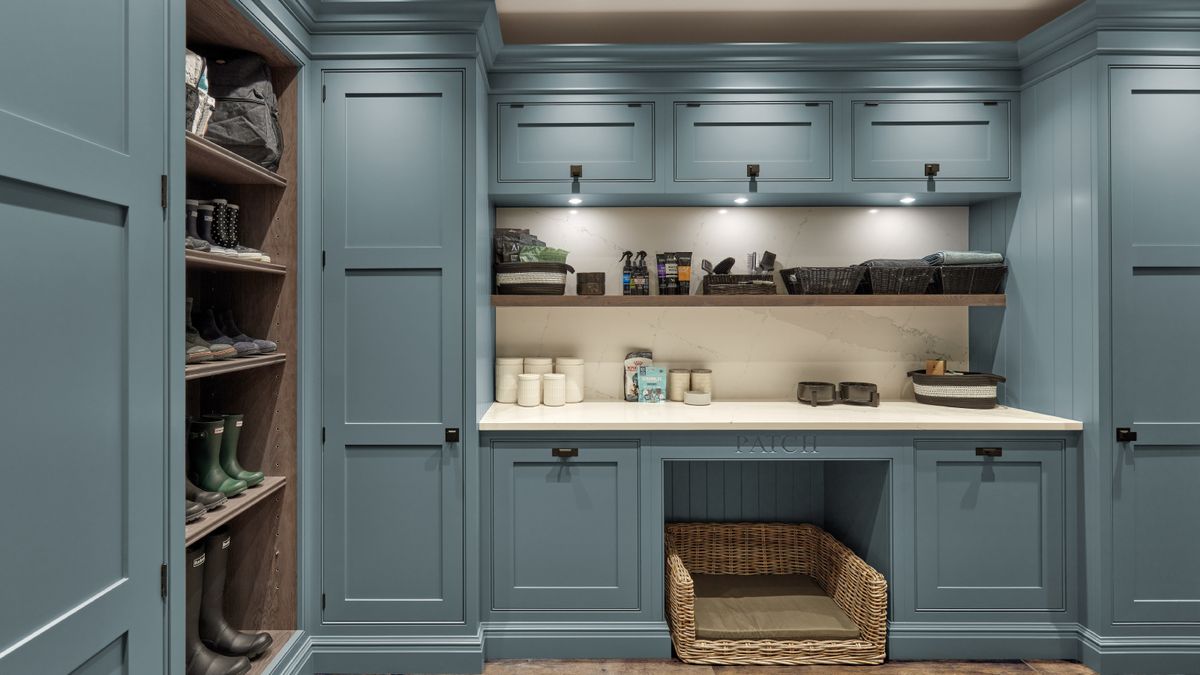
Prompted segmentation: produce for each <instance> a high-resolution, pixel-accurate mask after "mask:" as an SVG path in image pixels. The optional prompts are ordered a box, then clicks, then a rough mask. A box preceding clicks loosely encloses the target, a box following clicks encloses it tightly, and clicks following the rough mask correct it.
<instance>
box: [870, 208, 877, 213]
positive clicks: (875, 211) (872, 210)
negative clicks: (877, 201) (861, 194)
mask: <svg viewBox="0 0 1200 675" xmlns="http://www.w3.org/2000/svg"><path fill="white" fill-rule="evenodd" d="M867 213H879V209H870V210H868V211H867Z"/></svg>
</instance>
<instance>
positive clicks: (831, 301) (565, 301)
mask: <svg viewBox="0 0 1200 675" xmlns="http://www.w3.org/2000/svg"><path fill="white" fill-rule="evenodd" d="M1004 305H1005V296H1004V295H1003V294H994V295H493V296H492V306H493V307H1003V306H1004Z"/></svg>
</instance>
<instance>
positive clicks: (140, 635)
mask: <svg viewBox="0 0 1200 675" xmlns="http://www.w3.org/2000/svg"><path fill="white" fill-rule="evenodd" d="M165 25H166V3H165V2H163V1H161V0H159V1H154V0H146V1H144V2H127V1H126V0H90V1H89V2H72V3H59V2H3V3H0V243H2V245H0V317H2V318H0V354H3V357H0V360H2V361H3V373H4V375H3V384H2V385H0V421H2V422H3V428H4V436H3V441H0V448H2V450H0V455H2V456H3V458H4V475H5V476H6V477H7V480H5V483H4V488H3V489H2V490H0V513H3V516H2V517H0V542H3V544H2V545H0V549H2V550H3V553H0V673H21V674H30V675H32V674H34V673H38V674H41V673H47V674H49V673H56V674H57V673H79V674H88V675H90V674H93V673H103V674H104V675H110V674H113V673H132V674H139V675H140V674H141V673H162V672H165V661H164V654H165V650H164V646H165V639H166V634H165V630H164V623H165V622H164V619H165V604H164V602H163V599H162V597H161V595H160V592H159V570H160V566H161V565H162V563H163V561H164V559H165V544H164V534H163V531H164V528H165V520H164V493H165V489H164V461H165V453H164V448H165V447H167V444H166V440H167V439H166V424H165V423H166V412H165V410H166V404H165V403H164V396H165V392H166V374H167V367H168V365H170V366H173V367H178V368H182V367H183V360H182V354H181V351H180V349H178V348H177V347H181V346H182V345H179V346H176V345H171V347H172V348H171V349H168V345H167V344H166V340H165V335H166V334H167V330H166V322H165V312H166V306H167V289H166V271H165V270H166V257H165V256H166V254H167V251H166V246H165V236H166V228H165V226H164V224H165V211H164V209H163V207H162V204H161V194H160V193H161V176H162V174H163V173H164V172H165V147H166V135H165V134H166V66H165V63H166V47H165V43H166V33H165V30H164V26H165ZM180 255H182V254H181V253H180ZM168 355H169V356H171V357H174V359H173V363H170V364H168V363H167V360H168Z"/></svg>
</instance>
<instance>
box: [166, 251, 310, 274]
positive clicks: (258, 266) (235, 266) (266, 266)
mask: <svg viewBox="0 0 1200 675" xmlns="http://www.w3.org/2000/svg"><path fill="white" fill-rule="evenodd" d="M183 257H184V260H185V261H186V262H187V266H188V268H189V269H206V270H227V271H232V272H262V273H264V274H287V267H286V266H285V265H277V264H275V263H265V262H258V261H256V260H239V259H237V258H233V257H231V256H227V255H219V254H217V253H206V252H204V251H185V252H184V254H183Z"/></svg>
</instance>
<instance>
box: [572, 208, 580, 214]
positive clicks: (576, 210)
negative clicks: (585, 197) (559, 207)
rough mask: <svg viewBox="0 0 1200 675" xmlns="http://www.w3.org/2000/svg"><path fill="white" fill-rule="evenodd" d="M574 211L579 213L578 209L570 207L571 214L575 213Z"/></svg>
mask: <svg viewBox="0 0 1200 675" xmlns="http://www.w3.org/2000/svg"><path fill="white" fill-rule="evenodd" d="M576 213H579V209H571V215H575V214H576Z"/></svg>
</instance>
